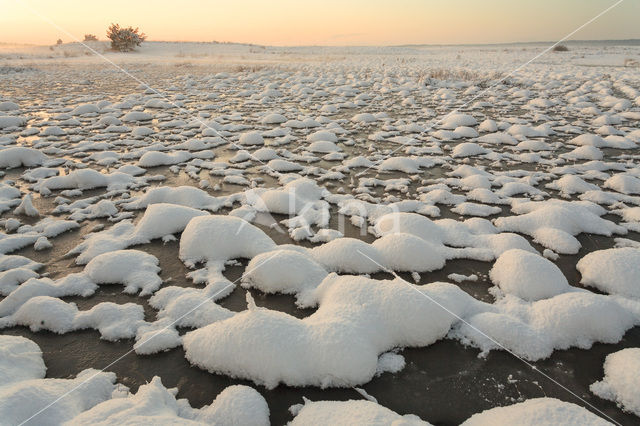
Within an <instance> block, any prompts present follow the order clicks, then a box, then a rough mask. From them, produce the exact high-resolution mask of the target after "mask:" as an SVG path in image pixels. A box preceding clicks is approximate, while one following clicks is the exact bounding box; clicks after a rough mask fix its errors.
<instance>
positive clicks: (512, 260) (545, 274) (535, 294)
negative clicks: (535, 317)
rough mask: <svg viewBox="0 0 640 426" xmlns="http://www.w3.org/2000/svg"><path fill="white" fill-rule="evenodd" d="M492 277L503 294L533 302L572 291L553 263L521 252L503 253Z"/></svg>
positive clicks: (494, 267) (493, 270)
mask: <svg viewBox="0 0 640 426" xmlns="http://www.w3.org/2000/svg"><path fill="white" fill-rule="evenodd" d="M489 276H490V277H491V281H493V283H494V284H496V285H497V286H498V287H500V289H501V290H502V291H503V292H505V293H507V294H512V295H514V296H517V297H519V298H521V299H524V300H529V301H534V300H540V299H547V298H549V297H553V296H556V295H558V294H561V293H565V292H567V291H569V290H570V287H569V283H568V282H567V279H566V278H565V276H564V274H563V273H562V271H560V269H559V268H558V267H557V266H556V265H555V264H554V263H553V262H551V261H549V260H547V259H545V258H544V257H542V256H539V255H537V254H534V253H531V252H528V251H525V250H520V249H512V250H508V251H505V252H504V253H502V254H501V255H500V257H498V260H496V263H495V264H494V265H493V268H492V269H491V271H490V272H489Z"/></svg>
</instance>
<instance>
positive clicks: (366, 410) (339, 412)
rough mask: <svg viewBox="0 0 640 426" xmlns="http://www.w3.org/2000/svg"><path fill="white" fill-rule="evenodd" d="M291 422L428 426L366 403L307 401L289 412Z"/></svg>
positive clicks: (299, 425) (299, 424) (415, 418)
mask: <svg viewBox="0 0 640 426" xmlns="http://www.w3.org/2000/svg"><path fill="white" fill-rule="evenodd" d="M289 410H290V411H291V412H292V413H293V414H294V415H295V418H294V419H293V420H292V421H291V423H289V424H290V425H291V426H303V425H353V426H355V425H380V426H382V425H398V426H399V425H403V426H411V425H416V426H417V425H422V426H425V425H429V423H427V422H425V421H422V420H421V419H420V418H419V417H418V416H415V415H413V414H407V415H404V416H401V415H400V414H398V413H396V412H394V411H391V410H389V409H388V408H386V407H383V406H382V405H379V404H376V403H375V402H372V401H366V400H349V401H309V400H308V399H306V398H305V399H304V404H298V405H294V406H292V407H291V408H290V409H289Z"/></svg>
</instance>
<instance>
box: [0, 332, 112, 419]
mask: <svg viewBox="0 0 640 426" xmlns="http://www.w3.org/2000/svg"><path fill="white" fill-rule="evenodd" d="M0 355H1V356H0V419H1V420H0V422H1V423H3V424H8V425H9V424H10V425H17V424H20V423H22V422H24V421H26V420H28V419H29V418H31V417H32V416H33V415H34V414H36V413H37V412H38V411H40V410H41V409H43V408H45V407H46V406H47V405H49V404H51V403H52V402H53V401H55V400H56V399H58V398H59V397H61V396H62V395H65V394H66V395H65V397H64V398H61V399H60V400H59V401H57V402H56V403H55V404H53V405H51V406H50V407H49V408H47V410H46V411H45V412H43V413H41V414H39V415H38V416H36V417H34V418H33V419H31V421H30V423H32V424H41V425H59V424H61V423H64V422H65V421H68V420H71V419H72V418H73V417H75V416H76V415H78V414H80V413H81V412H83V411H85V410H88V409H90V408H92V407H93V406H95V405H97V404H99V403H101V402H103V401H106V400H108V399H110V398H111V397H112V394H113V392H114V391H115V390H116V385H114V382H115V380H116V375H115V373H105V372H100V371H98V370H93V369H88V370H84V371H81V372H80V373H79V374H78V375H77V376H76V378H75V379H45V378H44V376H45V371H46V367H45V365H44V362H43V361H42V351H41V350H40V348H39V347H38V345H37V344H35V343H34V342H32V341H31V340H28V339H25V338H24V337H19V336H4V335H0ZM78 386H81V387H80V388H78ZM76 388H78V389H76Z"/></svg>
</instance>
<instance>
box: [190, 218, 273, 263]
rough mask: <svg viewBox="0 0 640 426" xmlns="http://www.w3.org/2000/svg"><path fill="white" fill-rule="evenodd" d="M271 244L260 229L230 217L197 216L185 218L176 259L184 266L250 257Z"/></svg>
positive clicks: (270, 240) (268, 247) (271, 241)
mask: <svg viewBox="0 0 640 426" xmlns="http://www.w3.org/2000/svg"><path fill="white" fill-rule="evenodd" d="M274 247H275V243H274V242H273V240H272V239H271V238H269V237H268V236H267V234H265V233H264V232H263V231H262V230H261V229H260V228H257V227H255V226H254V225H252V224H250V223H249V222H247V221H245V220H244V219H240V218H238V217H234V216H200V217H195V218H193V219H191V221H189V223H188V224H187V226H186V228H185V229H184V232H183V233H182V238H180V252H179V257H180V259H181V260H182V261H183V262H184V263H185V264H188V265H195V264H196V263H199V262H218V263H224V262H226V261H227V260H230V259H236V258H248V259H252V258H253V257H255V256H257V255H258V254H260V253H264V252H265V251H269V250H272V249H273V248H274Z"/></svg>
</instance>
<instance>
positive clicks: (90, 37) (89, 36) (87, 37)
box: [84, 34, 98, 41]
mask: <svg viewBox="0 0 640 426" xmlns="http://www.w3.org/2000/svg"><path fill="white" fill-rule="evenodd" d="M84 41H98V37H96V36H94V35H93V34H85V35H84Z"/></svg>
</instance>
